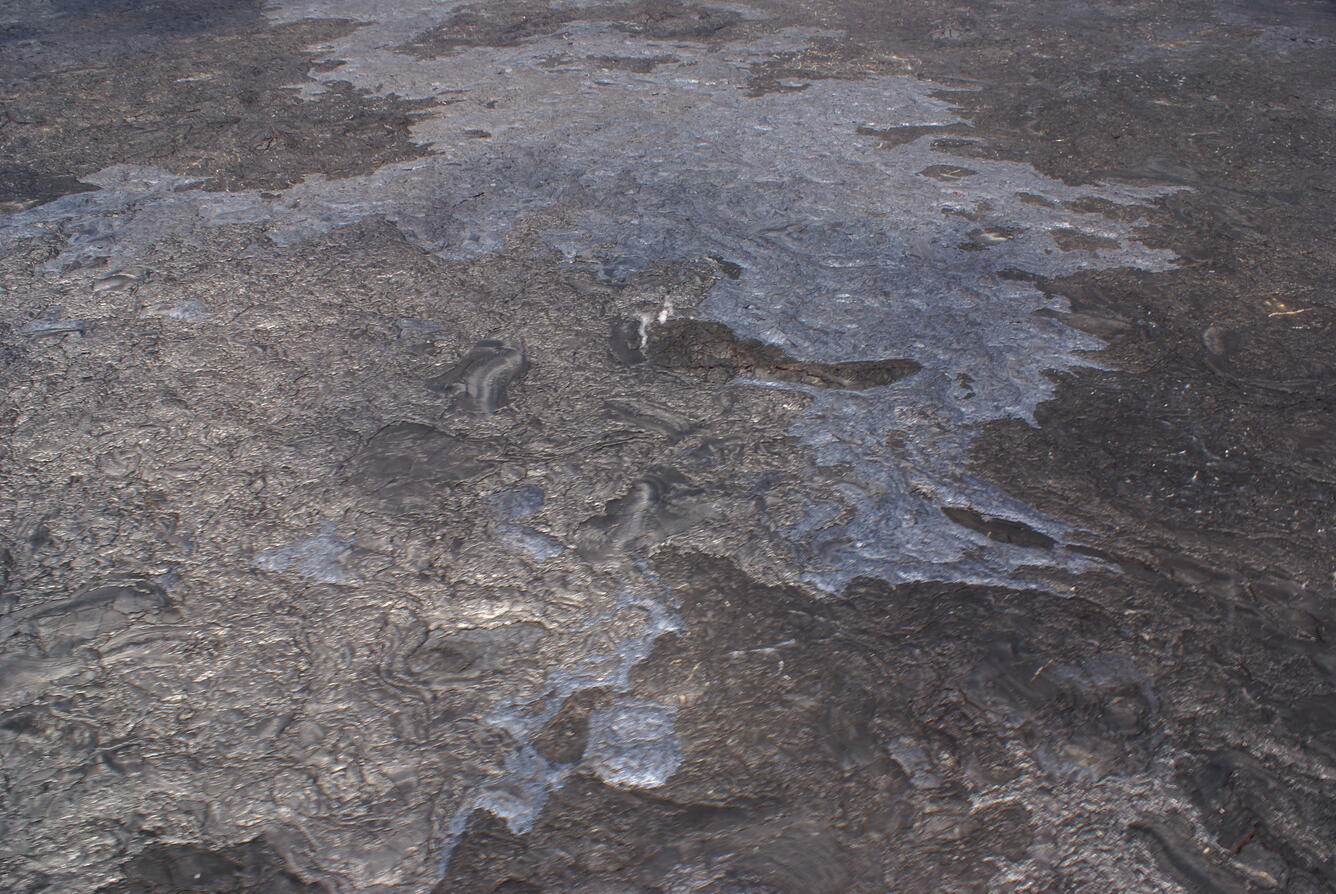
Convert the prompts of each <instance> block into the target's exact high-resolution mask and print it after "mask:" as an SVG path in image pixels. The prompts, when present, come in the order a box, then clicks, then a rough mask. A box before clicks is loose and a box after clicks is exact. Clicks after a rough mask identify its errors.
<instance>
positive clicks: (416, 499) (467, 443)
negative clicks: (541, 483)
mask: <svg viewBox="0 0 1336 894" xmlns="http://www.w3.org/2000/svg"><path fill="white" fill-rule="evenodd" d="M486 446H487V445H486V444H485V443H484V442H481V441H476V440H466V439H463V438H456V437H454V436H452V435H448V434H446V433H445V432H443V431H439V430H438V429H435V428H432V427H431V426H429V425H422V424H420V423H416V422H395V423H393V424H391V425H387V426H385V427H384V428H382V429H381V430H380V431H378V432H376V434H375V435H373V436H372V437H371V440H370V441H368V442H367V445H366V446H365V447H363V448H362V449H361V450H360V451H359V452H358V453H357V455H356V456H354V457H353V458H352V460H350V461H349V462H348V464H347V465H346V466H345V467H344V475H345V477H346V478H347V480H348V481H349V482H350V483H351V484H352V485H353V486H355V487H357V488H358V489H360V490H362V491H363V492H365V493H366V494H367V495H368V496H372V497H374V498H375V499H377V500H378V501H380V502H382V503H384V504H386V505H388V506H391V507H394V508H397V509H425V508H430V507H431V506H432V505H434V504H435V503H436V502H437V500H438V497H439V491H440V490H441V489H442V488H447V487H450V486H451V485H455V484H458V483H460V482H461V481H467V480H468V479H470V478H473V477H475V476H477V475H480V474H482V473H483V472H485V471H486V470H487V469H488V468H490V467H491V466H492V464H493V462H492V461H491V460H489V459H487V458H485V457H484V456H483V453H484V451H485V449H486Z"/></svg>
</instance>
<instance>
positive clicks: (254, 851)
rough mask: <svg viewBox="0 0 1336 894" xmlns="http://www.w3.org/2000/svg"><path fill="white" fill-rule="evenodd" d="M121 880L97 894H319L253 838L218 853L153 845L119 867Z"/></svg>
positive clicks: (322, 888)
mask: <svg viewBox="0 0 1336 894" xmlns="http://www.w3.org/2000/svg"><path fill="white" fill-rule="evenodd" d="M124 870H125V880H124V881H123V882H118V883H115V884H111V885H106V886H104V887H102V888H99V889H98V891H97V894H196V892H199V894H204V892H208V894H324V892H326V891H327V890H328V889H327V888H325V886H324V885H318V884H311V883H307V882H304V881H302V880H301V879H300V878H298V877H297V876H296V875H294V874H293V873H291V872H289V871H288V869H287V867H286V866H285V865H284V861H283V858H282V857H281V856H279V855H278V854H277V853H276V852H275V851H274V849H273V848H272V847H270V846H269V844H267V843H266V842H264V841H263V840H261V839H259V838H256V839H254V840H252V841H247V842H244V843H242V844H234V845H232V846H231V847H225V848H221V849H219V850H210V849H209V848H206V847H202V846H200V845H198V844H154V845H150V846H149V847H147V848H145V849H144V851H143V852H142V853H140V854H139V855H138V856H136V857H132V858H131V859H129V860H127V861H126V863H125V866H124Z"/></svg>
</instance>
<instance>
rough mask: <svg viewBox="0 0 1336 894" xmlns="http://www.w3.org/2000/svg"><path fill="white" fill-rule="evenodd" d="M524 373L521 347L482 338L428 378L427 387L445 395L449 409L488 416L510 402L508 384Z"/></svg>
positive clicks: (526, 366) (525, 359)
mask: <svg viewBox="0 0 1336 894" xmlns="http://www.w3.org/2000/svg"><path fill="white" fill-rule="evenodd" d="M528 372H529V358H528V356H527V355H526V354H525V352H524V348H523V347H519V348H512V347H508V346H507V345H505V344H503V343H502V342H499V341H493V340H491V339H486V340H484V341H480V342H478V343H477V344H476V345H474V346H473V347H472V348H471V349H469V352H468V353H467V354H465V355H464V357H463V359H461V360H460V361H459V362H458V363H456V364H455V365H454V366H452V367H450V368H449V369H447V370H446V371H445V372H443V373H441V374H439V375H437V376H434V377H433V378H431V379H429V380H428V381H427V388H429V389H430V390H432V391H435V392H437V393H438V394H443V395H445V396H446V399H447V400H448V401H449V402H450V407H451V409H455V410H459V411H461V412H465V413H481V414H483V415H485V416H490V415H491V414H492V413H495V412H496V411H497V410H498V409H500V408H501V407H504V406H505V405H506V404H508V403H509V402H510V393H509V389H510V387H511V386H512V385H518V384H519V383H520V382H521V381H522V380H523V379H524V377H525V376H526V375H527V374H528Z"/></svg>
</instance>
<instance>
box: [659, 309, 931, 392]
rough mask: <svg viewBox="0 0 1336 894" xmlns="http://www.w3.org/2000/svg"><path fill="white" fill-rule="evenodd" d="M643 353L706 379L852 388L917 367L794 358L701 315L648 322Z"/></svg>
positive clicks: (896, 378)
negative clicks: (693, 318)
mask: <svg viewBox="0 0 1336 894" xmlns="http://www.w3.org/2000/svg"><path fill="white" fill-rule="evenodd" d="M644 353H645V355H646V357H647V358H648V360H649V361H650V362H651V363H654V364H656V365H658V366H662V367H665V368H667V369H672V370H674V371H676V372H682V373H687V374H689V375H694V376H699V377H701V378H703V379H705V380H706V381H710V382H726V381H728V380H729V379H732V378H733V377H735V376H747V377H749V378H753V379H769V380H773V381H777V382H793V383H794V384H798V385H812V386H815V387H819V388H845V389H850V390H855V391H861V390H863V389H866V388H877V387H880V386H882V385H889V384H891V383H892V382H897V381H899V380H900V379H903V378H906V377H908V376H912V375H913V374H914V373H916V372H918V371H919V370H920V369H921V368H922V367H921V366H920V365H919V364H917V363H915V362H914V361H913V360H899V359H887V360H852V361H847V362H844V363H820V362H817V361H812V360H795V359H794V358H792V357H790V356H789V355H788V354H785V353H784V352H783V351H782V350H781V349H779V348H778V347H776V346H774V345H768V344H765V343H764V342H760V341H757V340H756V339H752V338H738V337H737V336H736V335H734V334H733V331H732V330H731V329H729V328H728V327H727V326H725V325H723V324H722V323H712V322H709V321H706V320H669V321H668V322H666V323H660V324H658V325H657V326H653V327H652V328H651V329H650V330H649V333H648V337H647V344H646V345H645V351H644Z"/></svg>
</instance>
